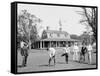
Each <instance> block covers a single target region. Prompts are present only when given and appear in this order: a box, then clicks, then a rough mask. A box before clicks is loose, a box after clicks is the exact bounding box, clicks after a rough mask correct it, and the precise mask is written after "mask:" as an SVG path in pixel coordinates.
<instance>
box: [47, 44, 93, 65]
mask: <svg viewBox="0 0 100 76" xmlns="http://www.w3.org/2000/svg"><path fill="white" fill-rule="evenodd" d="M70 48H72V49H71V50H70ZM47 50H49V66H50V63H51V61H52V60H53V61H54V65H55V64H56V59H55V56H56V51H57V50H56V49H55V48H53V47H49V48H48V49H47ZM63 50H64V52H63V54H62V55H61V56H65V62H66V64H68V57H69V55H70V54H71V52H73V54H72V55H73V61H75V62H85V58H86V57H85V55H86V54H88V64H92V50H93V49H92V45H91V44H88V45H85V44H82V46H78V44H77V43H74V45H73V46H71V47H69V46H68V45H66V46H65V47H64V48H63Z"/></svg>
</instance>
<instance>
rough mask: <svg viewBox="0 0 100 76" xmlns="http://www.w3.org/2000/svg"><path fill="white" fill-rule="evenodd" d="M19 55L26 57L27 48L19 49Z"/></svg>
mask: <svg viewBox="0 0 100 76" xmlns="http://www.w3.org/2000/svg"><path fill="white" fill-rule="evenodd" d="M21 55H22V56H28V48H21Z"/></svg>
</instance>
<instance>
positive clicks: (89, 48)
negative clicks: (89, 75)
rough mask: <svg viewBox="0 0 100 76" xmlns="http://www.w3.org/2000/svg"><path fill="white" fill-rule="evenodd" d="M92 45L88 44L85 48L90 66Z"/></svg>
mask: <svg viewBox="0 0 100 76" xmlns="http://www.w3.org/2000/svg"><path fill="white" fill-rule="evenodd" d="M92 50H93V48H92V45H91V44H90V43H89V45H88V46H87V51H88V60H89V63H88V64H92Z"/></svg>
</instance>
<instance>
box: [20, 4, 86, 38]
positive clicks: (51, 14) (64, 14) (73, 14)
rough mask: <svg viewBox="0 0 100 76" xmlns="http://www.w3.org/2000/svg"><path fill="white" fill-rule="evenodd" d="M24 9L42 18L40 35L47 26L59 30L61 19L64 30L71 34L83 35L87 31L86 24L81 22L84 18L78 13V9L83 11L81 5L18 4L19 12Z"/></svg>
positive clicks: (39, 25) (39, 29)
mask: <svg viewBox="0 0 100 76" xmlns="http://www.w3.org/2000/svg"><path fill="white" fill-rule="evenodd" d="M24 9H26V10H27V11H28V12H29V13H31V14H33V15H36V16H37V17H38V18H40V19H41V20H42V22H41V23H40V24H38V33H39V35H40V36H41V33H42V31H43V30H44V29H46V27H47V26H48V27H49V29H50V30H59V28H60V26H59V21H61V24H62V31H66V32H68V33H69V34H76V35H81V34H82V33H83V32H84V31H86V26H85V25H82V24H81V23H79V21H80V20H81V19H82V18H83V17H82V16H81V15H80V14H78V13H77V11H82V9H81V8H80V7H68V6H50V5H49V6H48V5H33V4H18V14H20V12H21V10H24ZM41 26H42V28H41Z"/></svg>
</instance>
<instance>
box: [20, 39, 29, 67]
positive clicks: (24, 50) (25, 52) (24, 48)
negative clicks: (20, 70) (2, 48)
mask: <svg viewBox="0 0 100 76" xmlns="http://www.w3.org/2000/svg"><path fill="white" fill-rule="evenodd" d="M20 44H21V55H22V58H23V60H22V66H23V67H25V66H26V65H27V58H28V44H27V43H25V42H24V41H21V43H20Z"/></svg>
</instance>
